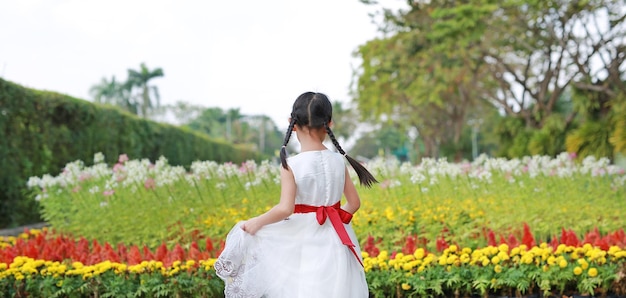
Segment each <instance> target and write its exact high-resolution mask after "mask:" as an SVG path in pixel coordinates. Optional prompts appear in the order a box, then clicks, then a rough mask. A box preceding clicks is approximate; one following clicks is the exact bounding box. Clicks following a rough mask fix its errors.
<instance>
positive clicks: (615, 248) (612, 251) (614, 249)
mask: <svg viewBox="0 0 626 298" xmlns="http://www.w3.org/2000/svg"><path fill="white" fill-rule="evenodd" d="M620 250H621V249H620V248H619V246H615V245H613V246H611V247H609V255H610V256H614V255H615V254H616V253H617V252H619V251H620Z"/></svg>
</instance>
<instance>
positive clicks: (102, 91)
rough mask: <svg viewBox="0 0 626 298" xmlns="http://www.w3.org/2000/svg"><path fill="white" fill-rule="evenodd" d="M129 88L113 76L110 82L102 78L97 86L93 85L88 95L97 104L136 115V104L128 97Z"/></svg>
mask: <svg viewBox="0 0 626 298" xmlns="http://www.w3.org/2000/svg"><path fill="white" fill-rule="evenodd" d="M129 87H130V86H129V85H128V84H127V83H123V82H118V81H116V80H115V76H112V77H111V80H107V78H102V80H101V81H100V83H99V84H95V85H93V86H92V87H91V88H90V89H89V93H90V94H91V96H93V98H94V101H96V102H98V103H103V104H108V105H114V106H118V107H120V108H122V109H124V110H126V111H128V112H130V113H133V114H137V103H136V102H135V101H134V100H133V99H132V97H131V96H130V95H131V93H130V91H131V90H130V88H129Z"/></svg>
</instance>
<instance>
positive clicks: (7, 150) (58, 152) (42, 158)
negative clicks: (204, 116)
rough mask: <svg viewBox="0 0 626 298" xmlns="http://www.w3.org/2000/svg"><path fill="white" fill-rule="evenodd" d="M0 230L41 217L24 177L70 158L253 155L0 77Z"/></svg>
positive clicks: (180, 159)
mask: <svg viewBox="0 0 626 298" xmlns="http://www.w3.org/2000/svg"><path fill="white" fill-rule="evenodd" d="M0 132H1V133H2V136H3V137H2V138H0V154H2V156H3V158H2V159H1V160H0V168H1V169H2V171H1V172H0V205H1V206H2V208H0V226H13V225H18V224H24V223H29V222H34V221H37V220H39V216H38V207H37V203H36V202H34V201H32V199H29V197H28V196H25V192H27V191H28V190H27V189H26V180H27V179H28V177H30V176H40V175H43V174H45V173H58V172H60V171H62V169H63V167H64V165H65V164H66V163H68V162H70V161H73V160H76V159H80V160H85V161H90V160H92V158H93V155H94V153H96V152H103V153H104V154H105V156H106V157H107V162H108V163H114V162H115V161H116V159H117V157H118V156H119V155H120V154H127V155H128V156H130V157H131V158H136V157H140V156H141V157H145V158H148V159H150V160H153V161H154V160H156V159H158V158H159V157H160V156H165V157H167V158H168V160H169V162H171V163H172V164H177V165H183V166H188V165H189V164H191V162H193V161H194V160H216V161H219V162H227V161H233V162H241V161H244V160H247V159H255V158H258V156H257V155H256V154H255V153H252V152H250V151H247V150H240V149H238V148H236V147H233V146H232V145H230V144H227V143H225V142H219V141H214V140H211V139H209V138H207V137H206V136H205V135H202V134H199V133H196V132H192V131H190V130H184V129H180V128H177V127H174V126H172V125H166V124H158V123H155V122H152V121H149V120H145V119H140V118H137V117H135V116H132V115H130V114H128V113H125V112H122V111H120V110H119V109H117V108H114V107H108V106H100V105H98V104H93V103H90V102H87V101H84V100H80V99H76V98H71V97H68V96H65V95H62V94H58V93H54V92H43V91H38V90H31V89H28V88H23V87H21V86H19V85H16V84H13V83H11V82H8V81H5V80H2V79H0Z"/></svg>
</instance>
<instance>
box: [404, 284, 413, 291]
mask: <svg viewBox="0 0 626 298" xmlns="http://www.w3.org/2000/svg"><path fill="white" fill-rule="evenodd" d="M402 289H403V290H405V291H408V290H410V289H411V285H410V284H407V283H403V284H402Z"/></svg>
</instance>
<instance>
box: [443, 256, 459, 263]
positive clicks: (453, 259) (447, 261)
mask: <svg viewBox="0 0 626 298" xmlns="http://www.w3.org/2000/svg"><path fill="white" fill-rule="evenodd" d="M458 259H459V257H457V255H451V256H449V257H448V258H446V263H447V264H448V265H452V264H454V263H455V262H456V261H457V260H458Z"/></svg>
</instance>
